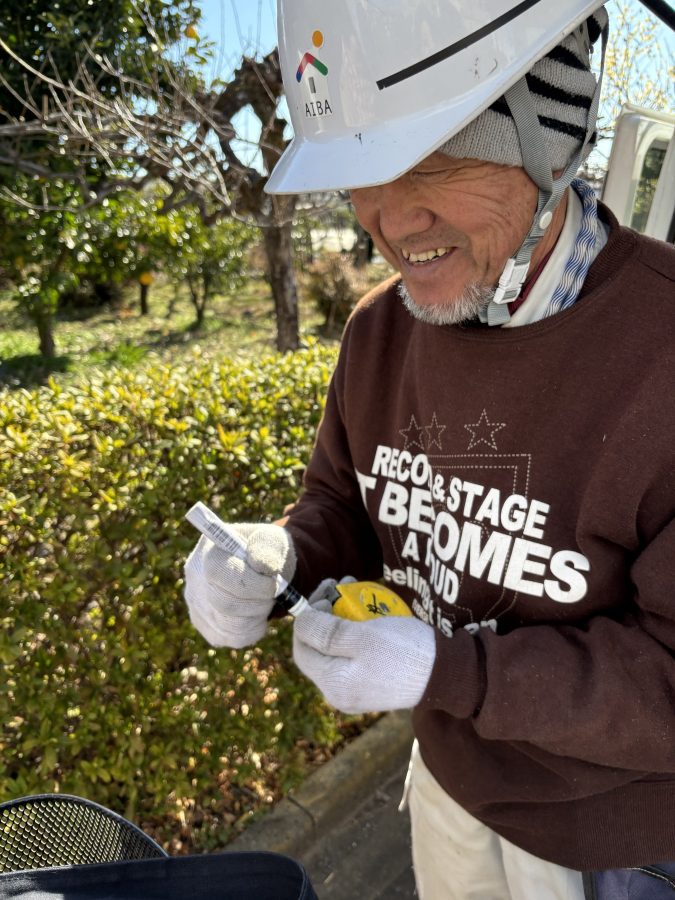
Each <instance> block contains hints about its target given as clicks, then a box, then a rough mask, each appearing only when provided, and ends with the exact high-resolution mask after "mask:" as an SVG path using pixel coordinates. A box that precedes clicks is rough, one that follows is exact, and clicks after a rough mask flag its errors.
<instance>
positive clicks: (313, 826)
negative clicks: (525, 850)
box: [227, 713, 417, 900]
mask: <svg viewBox="0 0 675 900" xmlns="http://www.w3.org/2000/svg"><path fill="white" fill-rule="evenodd" d="M411 743H412V730H411V728H410V721H409V717H408V715H407V714H406V713H390V714H389V715H387V716H385V717H384V718H382V719H381V720H380V721H378V722H377V723H376V724H375V725H374V726H372V727H371V728H369V729H368V731H366V732H365V733H364V734H362V735H361V736H360V737H358V738H356V740H354V741H352V742H351V743H350V744H349V745H348V746H347V747H346V748H345V749H344V750H343V751H342V752H341V753H339V754H338V755H337V756H336V757H335V758H334V759H332V760H330V762H328V763H326V764H325V765H323V766H321V768H320V769H318V770H317V771H316V772H314V773H313V774H312V775H311V776H310V777H309V778H308V779H307V781H306V782H305V783H304V784H303V785H301V786H300V788H299V789H298V790H297V791H295V792H294V794H293V795H292V797H291V798H287V799H285V800H282V801H281V803H279V805H278V806H277V807H276V808H275V809H274V810H272V812H271V813H270V814H269V815H267V816H265V817H264V818H263V819H262V820H260V821H259V822H257V823H255V824H254V825H252V826H251V827H249V828H247V829H246V831H245V832H244V833H243V834H242V835H241V836H240V837H239V838H237V840H235V841H233V842H232V843H231V844H229V845H228V847H227V849H228V850H272V851H276V852H278V853H285V854H287V855H288V856H292V857H293V858H294V859H297V860H299V861H300V862H302V864H303V865H304V866H305V868H306V869H307V872H308V874H309V877H310V880H311V882H312V884H313V886H314V889H315V891H316V893H317V895H318V897H319V900H357V898H358V900H414V898H416V896H417V894H416V892H415V882H414V878H413V872H412V863H411V855H410V823H409V818H408V814H407V812H404V813H400V812H398V805H399V802H400V799H401V795H402V793H403V782H404V780H405V773H406V770H407V766H408V757H409V754H410V746H411Z"/></svg>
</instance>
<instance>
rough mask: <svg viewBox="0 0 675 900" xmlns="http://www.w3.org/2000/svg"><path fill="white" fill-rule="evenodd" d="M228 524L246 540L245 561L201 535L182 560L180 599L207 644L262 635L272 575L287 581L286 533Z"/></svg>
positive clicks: (245, 642) (237, 642) (291, 564)
mask: <svg viewBox="0 0 675 900" xmlns="http://www.w3.org/2000/svg"><path fill="white" fill-rule="evenodd" d="M229 527H230V528H231V530H232V531H235V532H236V533H237V534H238V535H239V536H240V537H241V538H242V539H243V542H244V543H245V544H246V553H247V558H246V560H242V559H238V558H237V557H236V556H232V555H230V554H229V553H226V552H225V551H224V550H221V549H220V547H217V546H216V545H215V544H214V543H213V542H212V541H210V540H209V538H207V537H201V538H200V539H199V542H198V544H197V546H196V547H195V548H194V550H193V551H192V553H191V554H190V556H189V557H188V559H187V562H186V563H185V600H186V602H187V606H188V611H189V613H190V620H191V621H192V624H193V625H194V626H195V628H196V629H197V631H199V633H200V634H201V635H202V636H203V637H205V638H206V640H207V641H208V642H209V644H212V645H213V646H214V647H232V648H234V649H239V648H241V647H248V646H249V645H250V644H255V643H256V642H257V641H259V640H260V639H261V638H262V637H263V635H264V634H265V631H266V630H267V618H268V616H269V614H270V612H271V611H272V607H273V606H274V597H275V595H276V592H277V583H276V580H275V576H276V575H278V574H280V575H281V576H282V577H283V578H285V579H286V581H290V580H291V578H292V577H293V573H294V572H295V565H296V557H295V550H294V549H293V542H292V540H291V536H290V534H289V533H288V532H287V531H286V529H285V528H282V527H281V526H279V525H230V526H229Z"/></svg>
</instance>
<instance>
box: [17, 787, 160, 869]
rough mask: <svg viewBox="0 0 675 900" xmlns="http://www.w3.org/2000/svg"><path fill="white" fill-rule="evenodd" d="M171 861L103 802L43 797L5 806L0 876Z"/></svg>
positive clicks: (27, 798)
mask: <svg viewBox="0 0 675 900" xmlns="http://www.w3.org/2000/svg"><path fill="white" fill-rule="evenodd" d="M159 856H167V854H166V853H165V852H164V850H163V849H162V848H161V847H160V846H159V844H157V843H155V841H153V840H152V838H149V837H148V836H147V834H145V833H144V832H143V831H141V829H140V828H137V827H136V825H133V824H132V823H131V822H128V821H127V820H126V819H123V818H122V816H118V815H117V814H116V813H114V812H111V811H110V810H109V809H106V808H105V807H104V806H99V804H98V803H92V802H91V801H90V800H83V799H82V798H81V797H71V796H70V795H68V794H38V795H36V796H34V797H22V798H21V799H19V800H10V801H9V802H8V803H2V804H0V872H15V871H19V870H23V869H41V868H44V867H45V866H65V865H85V864H87V863H103V862H116V861H118V860H123V859H149V858H152V857H159Z"/></svg>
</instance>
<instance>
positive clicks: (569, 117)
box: [439, 7, 607, 172]
mask: <svg viewBox="0 0 675 900" xmlns="http://www.w3.org/2000/svg"><path fill="white" fill-rule="evenodd" d="M606 25H607V13H606V11H605V9H604V7H600V8H599V9H598V10H596V12H595V13H593V15H592V16H590V17H589V18H588V19H587V20H586V21H585V22H584V23H582V25H580V26H579V27H578V28H577V29H576V30H575V31H573V32H572V33H571V34H569V35H567V37H566V38H565V40H564V41H562V43H560V44H558V45H557V46H556V47H554V48H553V49H552V50H550V51H549V52H548V53H547V54H546V55H545V56H544V57H543V58H542V59H540V60H538V61H537V62H536V63H535V64H534V65H533V66H532V68H531V69H530V71H529V72H528V73H527V75H526V76H525V79H526V82H527V86H528V88H529V90H530V94H531V95H532V98H533V100H534V104H535V111H536V114H537V117H538V119H539V123H540V125H541V126H542V132H543V137H544V144H545V147H546V152H547V155H548V158H549V162H550V164H551V170H552V171H554V172H555V171H559V170H562V169H564V168H565V167H566V166H567V164H568V163H569V161H570V160H571V159H572V157H573V156H574V155H575V153H576V152H577V151H578V150H579V148H580V147H581V146H582V144H583V143H584V141H585V139H586V134H587V129H588V125H589V124H590V123H589V122H588V114H589V110H590V109H591V104H592V99H593V95H594V93H595V89H596V85H597V81H596V78H595V75H594V74H593V72H592V71H591V60H590V54H591V48H592V45H593V44H594V43H595V42H596V40H597V39H598V37H599V36H600V34H601V32H602V30H603V28H605V27H606ZM594 125H595V123H593V126H594ZM595 139H596V137H595V134H593V136H592V137H591V139H590V141H589V142H588V144H587V146H586V148H585V151H584V154H583V156H584V157H585V156H586V155H587V154H588V153H589V152H590V150H591V149H592V147H593V146H594V144H595ZM439 150H441V151H442V152H443V153H446V154H447V155H448V156H453V157H455V158H457V159H484V160H487V161H489V162H495V163H501V164H502V165H506V166H519V167H522V166H523V165H524V164H523V157H522V153H521V149H520V141H519V139H518V131H517V129H516V126H515V123H514V120H513V117H512V114H511V110H510V109H509V105H508V103H507V102H506V99H505V97H503V96H502V97H499V99H497V100H495V102H494V103H492V104H491V105H490V106H489V107H488V108H487V109H486V110H484V111H483V112H482V113H480V114H479V115H478V116H477V117H476V118H475V119H474V120H473V121H472V122H470V123H469V124H468V125H467V126H466V127H465V128H463V129H462V130H461V131H460V132H458V133H457V134H455V135H454V136H453V137H451V138H450V139H449V140H448V141H447V142H446V143H445V144H443V145H442V146H441V147H439Z"/></svg>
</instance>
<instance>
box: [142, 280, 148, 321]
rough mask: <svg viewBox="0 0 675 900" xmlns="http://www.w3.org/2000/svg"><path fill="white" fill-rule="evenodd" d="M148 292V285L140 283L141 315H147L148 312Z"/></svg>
mask: <svg viewBox="0 0 675 900" xmlns="http://www.w3.org/2000/svg"><path fill="white" fill-rule="evenodd" d="M149 293H150V285H149V284H142V285H141V315H142V316H147V315H148V313H149V312H150V308H149V306H148V294H149Z"/></svg>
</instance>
